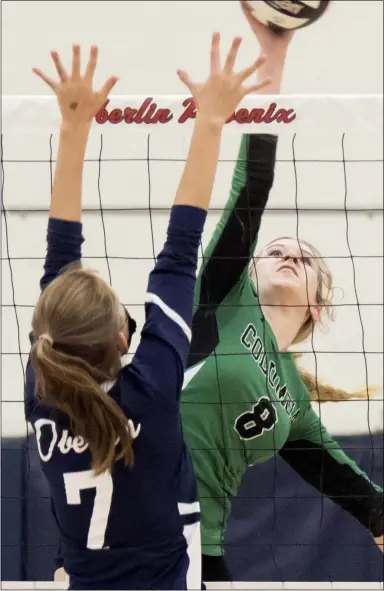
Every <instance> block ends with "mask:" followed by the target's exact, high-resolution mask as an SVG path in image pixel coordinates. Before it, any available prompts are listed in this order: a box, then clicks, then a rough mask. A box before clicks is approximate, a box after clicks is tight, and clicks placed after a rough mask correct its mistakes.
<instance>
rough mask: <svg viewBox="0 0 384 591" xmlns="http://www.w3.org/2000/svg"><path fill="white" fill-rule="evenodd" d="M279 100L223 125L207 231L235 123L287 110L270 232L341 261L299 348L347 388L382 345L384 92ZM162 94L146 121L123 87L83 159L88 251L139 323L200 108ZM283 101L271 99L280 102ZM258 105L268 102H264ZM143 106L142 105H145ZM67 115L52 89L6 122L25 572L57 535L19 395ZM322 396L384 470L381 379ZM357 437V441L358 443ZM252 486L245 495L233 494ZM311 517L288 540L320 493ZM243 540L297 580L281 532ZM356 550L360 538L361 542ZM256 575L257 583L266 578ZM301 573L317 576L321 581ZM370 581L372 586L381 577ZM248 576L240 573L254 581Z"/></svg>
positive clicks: (5, 219) (12, 419)
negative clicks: (43, 523) (363, 391)
mask: <svg viewBox="0 0 384 591" xmlns="http://www.w3.org/2000/svg"><path fill="white" fill-rule="evenodd" d="M148 100H149V99H148ZM282 100H283V107H281V108H282V109H284V108H285V110H286V113H287V112H288V111H290V118H291V121H288V120H287V119H289V116H286V120H285V121H284V117H282V118H283V120H282V121H281V123H280V124H277V123H276V120H275V122H273V121H272V122H271V123H267V122H266V121H265V118H266V113H268V107H265V105H248V110H247V113H248V119H247V118H246V114H245V113H243V114H242V115H241V114H240V115H239V116H238V117H237V119H235V120H234V121H233V122H232V123H231V124H230V125H229V126H228V133H227V134H225V136H224V140H223V146H222V150H221V155H220V163H219V167H218V173H217V178H216V184H215V189H214V195H213V200H212V207H211V211H210V215H209V218H208V222H207V226H206V230H205V233H204V237H203V244H202V246H203V247H204V245H206V244H207V242H208V240H209V237H210V235H211V233H212V231H213V229H214V227H215V224H216V223H217V221H218V219H219V216H220V214H221V212H222V210H223V207H224V205H225V202H226V199H227V196H228V193H229V187H230V183H231V175H232V172H233V167H234V163H235V160H236V156H237V150H238V145H239V139H240V134H241V133H242V132H254V133H255V132H259V131H263V132H268V131H270V132H271V131H272V132H273V131H274V130H275V129H277V126H278V131H279V135H280V140H279V148H278V156H277V164H276V171H275V183H274V187H273V190H272V193H271V195H270V199H269V202H268V205H267V209H266V212H265V214H264V217H263V222H262V226H261V231H260V235H259V244H260V245H262V244H267V243H268V242H270V241H271V240H273V239H274V238H275V237H276V236H297V237H298V238H301V239H307V240H309V241H310V242H311V243H313V244H314V245H316V247H317V248H318V249H319V250H320V252H321V253H322V255H323V257H324V259H325V260H326V262H327V263H328V265H329V266H330V268H331V270H332V273H333V276H334V282H335V285H336V286H337V288H336V289H335V291H334V300H333V305H334V309H335V312H336V320H335V323H334V324H333V325H332V326H331V325H329V326H327V327H325V328H323V329H322V330H319V331H316V332H315V333H314V335H313V337H312V339H309V340H308V341H307V342H306V343H304V344H301V345H300V346H299V347H298V348H297V349H298V351H299V352H300V353H302V354H303V357H302V363H303V365H304V366H305V367H306V368H308V369H309V370H310V371H312V372H313V373H315V374H316V377H318V378H319V379H325V380H326V381H328V382H331V383H332V384H333V385H335V386H337V387H340V388H343V389H345V390H348V389H352V390H355V389H356V388H358V387H362V386H363V387H364V386H365V387H368V385H369V384H376V383H379V384H380V383H381V382H382V355H383V350H382V349H383V332H382V325H383V322H382V320H383V261H382V258H383V255H382V245H383V228H382V212H383V205H382V204H383V198H382V176H383V154H382V151H383V143H382V125H381V124H380V122H381V119H382V100H381V99H380V97H354V98H353V99H351V98H346V97H344V98H342V97H339V98H338V99H335V98H331V97H313V98H310V97H308V98H306V99H305V101H304V100H301V101H300V100H298V99H293V98H291V99H290V98H289V97H286V98H284V99H282ZM151 101H152V102H149V103H148V105H147V107H146V108H147V112H148V109H149V108H150V106H151V105H153V104H156V106H157V111H156V110H154V111H153V113H155V115H153V114H152V117H155V116H156V113H157V115H158V116H157V120H156V122H153V121H152V122H151V121H150V120H148V118H147V121H145V120H144V121H143V122H141V123H140V121H138V120H136V121H135V120H134V118H135V117H136V119H137V117H138V113H140V105H141V106H142V105H143V102H145V99H142V98H135V97H119V98H118V99H117V106H116V107H115V108H114V109H112V107H111V106H110V105H108V106H106V109H105V113H106V114H107V116H105V113H104V114H103V117H104V119H105V120H103V117H102V118H99V121H98V123H99V127H97V125H96V126H95V129H94V131H93V132H92V134H91V138H90V142H89V145H88V149H87V154H86V162H85V168H84V198H83V202H84V217H83V223H84V235H85V238H86V242H85V244H84V248H83V260H84V263H85V265H86V266H90V267H92V268H94V269H98V270H99V271H100V273H101V275H102V276H103V277H104V278H105V279H106V280H107V281H109V282H110V283H111V284H112V285H113V287H114V288H115V289H116V291H117V292H118V293H119V296H120V299H121V301H122V302H123V303H124V305H126V306H127V307H128V308H130V309H132V310H133V309H134V316H135V317H136V319H137V320H138V324H139V326H140V325H141V324H142V322H143V319H144V309H143V304H142V302H143V301H144V294H145V290H146V281H147V278H148V274H149V272H150V270H151V269H152V267H153V264H154V260H155V257H156V254H157V253H158V252H159V251H160V249H161V248H162V245H163V242H164V237H165V231H166V226H167V222H168V217H169V210H170V204H171V202H172V200H173V197H174V194H175V191H176V187H177V184H178V181H179V179H180V174H181V170H182V167H183V163H184V161H185V157H186V154H187V150H188V145H189V137H190V130H191V124H192V121H193V117H192V115H191V117H190V118H189V119H186V120H185V122H184V123H182V122H181V118H182V117H183V114H185V112H186V106H185V105H186V103H183V101H182V100H178V99H177V98H175V97H159V99H157V100H156V103H155V101H154V99H151ZM270 102H271V101H270ZM126 105H130V108H131V110H132V109H133V110H134V109H135V113H136V115H135V114H133V115H132V112H130V119H129V120H128V121H127V120H126V119H127V117H126V118H125V119H124V117H123V115H124V113H125V112H126V110H125V109H124V107H125V106H126ZM252 108H258V109H263V108H264V111H263V113H264V121H263V120H262V121H259V122H258V123H254V122H251V123H250V122H249V121H250V118H252V117H251V116H250V113H252ZM278 108H279V107H278V106H276V104H275V110H274V113H275V115H276V112H277V111H278ZM160 109H168V110H169V112H170V113H171V114H173V117H172V118H171V119H170V120H169V121H167V122H166V123H164V121H163V122H162V121H161V117H163V118H164V117H165V118H166V115H164V114H163V115H161V114H160V115H161V116H160V115H159V110H160ZM177 109H179V112H178V113H177ZM114 111H117V115H116V113H115V114H113V113H114ZM119 113H120V114H123V115H121V116H120V115H119ZM258 113H259V114H258V117H259V118H260V117H261V118H262V115H260V111H258ZM292 113H294V115H295V116H294V117H292ZM141 118H142V119H145V114H144V115H143V114H142V115H141ZM184 118H185V117H184ZM241 118H243V119H244V121H241ZM254 118H255V116H254ZM56 119H57V114H55V111H54V108H53V104H52V102H51V101H49V100H48V99H45V98H42V97H40V98H39V97H37V98H33V97H22V98H20V97H13V98H12V97H7V100H6V104H5V117H4V126H3V130H4V133H3V135H2V138H1V167H2V193H1V195H2V198H1V203H2V212H1V213H2V278H3V282H2V324H3V341H2V428H3V435H2V447H3V490H2V503H3V508H7V507H8V508H9V509H10V514H11V513H12V511H13V512H15V507H16V505H15V501H16V503H17V511H16V513H15V515H16V514H17V520H18V521H17V527H16V528H15V529H14V531H13V532H12V533H11V534H10V533H9V531H4V526H3V543H2V548H3V551H6V550H7V549H8V551H9V552H11V550H12V549H15V548H17V549H18V551H19V553H20V572H21V573H22V576H21V577H20V578H31V572H32V573H33V566H32V563H33V556H34V555H36V552H37V548H39V547H42V546H43V547H44V546H49V544H50V542H47V541H46V539H48V538H49V539H52V536H51V534H49V535H47V536H46V537H44V527H40V529H39V533H38V535H36V536H34V535H32V534H31V523H33V518H32V513H33V512H34V511H35V510H37V509H38V508H40V510H41V508H42V507H43V506H44V503H43V504H41V503H40V501H43V500H44V499H45V501H47V500H48V495H47V490H46V488H45V489H44V492H43V493H42V492H41V490H40V491H39V490H38V489H35V488H34V486H33V485H31V471H33V470H36V466H35V465H32V466H31V451H30V449H29V447H31V446H32V447H33V440H27V439H26V434H27V425H26V423H25V420H24V416H23V404H22V400H23V378H24V371H25V366H26V362H27V356H28V351H29V340H28V334H29V330H30V324H31V316H32V311H33V307H34V305H35V302H36V300H37V297H38V293H39V291H38V290H39V278H40V275H41V271H42V265H43V261H44V256H45V248H46V244H45V236H46V223H47V212H48V208H49V196H50V191H51V188H52V180H53V173H54V166H55V158H56V154H57V141H58V136H57V132H56V129H57V125H56ZM114 119H116V121H114ZM132 119H133V120H132ZM117 120H119V121H117ZM239 120H240V121H239ZM117 123H118V124H117ZM168 124H169V126H168V127H167V125H168ZM136 346H137V338H136V339H134V341H133V345H132V354H134V351H135V348H136ZM317 410H318V411H319V412H321V414H322V419H323V421H324V422H325V424H326V426H328V428H329V429H330V430H331V432H333V433H334V434H335V435H342V436H347V437H348V436H350V435H356V434H358V435H364V436H365V437H367V438H368V439H367V441H369V449H365V450H359V449H356V447H355V449H354V450H353V453H355V454H356V453H357V454H358V453H360V452H361V453H364V454H365V456H364V457H365V461H366V464H367V463H368V464H369V465H368V464H367V465H368V468H367V466H366V471H367V472H368V475H369V476H370V477H372V478H376V479H377V474H375V469H376V468H377V465H376V464H375V462H377V457H378V455H377V454H379V457H381V456H380V449H378V445H379V444H378V441H379V439H380V437H379V439H377V437H376V434H377V433H381V431H382V420H383V396H382V391H381V392H380V394H379V396H376V397H375V398H372V399H370V400H369V401H364V400H350V401H347V402H343V403H340V404H337V405H334V404H330V405H325V406H324V405H322V406H321V408H320V407H319V408H318V409H317ZM345 417H347V420H345ZM379 447H380V445H379ZM381 448H382V444H381ZM346 451H347V453H348V449H346ZM16 458H17V460H16ZM11 464H14V465H16V464H17V465H18V471H19V477H18V479H19V480H18V483H17V486H18V492H17V493H16V492H15V491H16V489H15V487H12V486H11V485H9V484H8V485H7V486H6V487H4V482H5V481H7V474H8V473H7V471H6V470H10V466H11ZM375 466H376V468H375ZM13 469H14V468H13ZM4 488H5V489H6V490H4ZM36 490H37V492H36ZM279 494H282V497H281V498H284V499H285V501H286V500H287V498H288V497H287V493H286V491H285V492H284V491H283V493H279V491H277V490H275V489H274V490H273V491H272V493H269V494H268V493H265V494H264V495H263V496H262V497H261V496H260V495H258V493H257V491H254V495H253V498H256V499H257V501H256V502H257V503H258V504H259V503H260V502H261V501H262V499H264V502H265V503H267V502H269V501H270V500H272V501H273V503H274V511H275V513H276V503H277V504H278V500H279ZM268 497H269V498H268ZM301 500H303V498H301V499H300V497H299V498H298V497H297V496H296V501H295V502H296V503H298V502H300V501H301ZM241 501H242V499H241V498H240V499H238V500H237V503H239V502H241ZM243 501H244V503H248V505H249V499H248V498H245V497H244V499H243ZM39 503H40V505H39ZM238 506H239V505H238ZM321 507H322V505H321ZM11 509H12V511H11ZM280 509H281V508H280ZM46 510H47V511H48V510H49V509H48V506H47V507H46ZM278 513H279V511H278ZM12 514H13V513H12ZM15 518H16V517H14V518H12V519H15ZM274 518H276V514H275V516H274ZM316 519H317V522H316V523H317V526H316V527H318V531H319V539H315V540H312V541H308V540H306V541H305V542H304V543H303V542H302V541H301V542H300V541H298V540H297V539H296V540H295V536H294V533H293V532H292V541H291V542H290V544H291V546H292V547H297V548H299V547H300V546H301V547H303V546H310V545H312V544H313V545H318V544H319V543H320V539H321V530H322V527H323V512H322V509H321V516H320V518H319V515H318V514H317V513H316V517H315V520H316ZM3 524H4V521H3ZM8 525H9V524H8ZM292 529H294V528H292ZM49 536H51V537H49ZM247 540H248V538H247ZM247 540H246V541H244V539H242V537H241V535H240V536H238V537H237V538H236V539H234V540H228V545H229V546H231V544H232V545H233V546H237V547H241V546H253V545H256V546H262V545H263V544H264V545H267V546H268V548H269V550H270V560H272V563H273V564H274V568H275V571H276V573H277V575H276V573H275V575H276V576H275V580H277V581H279V580H280V581H281V582H280V583H273V584H272V583H271V587H270V588H298V587H294V586H290V585H294V584H290V583H286V582H284V578H285V577H284V573H283V571H282V570H281V569H280V568H279V564H278V563H279V556H278V553H277V554H276V546H277V547H279V545H280V547H283V546H284V545H285V544H284V543H280V544H279V542H277V544H275V545H274V546H273V544H272V543H270V542H268V543H267V542H265V541H263V540H259V539H253V540H252V541H251V542H249V543H248V541H247ZM335 543H336V544H337V543H340V541H339V542H337V541H336V542H335ZM359 543H360V542H357V543H356V544H355V545H357V546H358V545H359ZM351 544H352V545H353V540H352V542H351ZM272 546H273V547H272ZM347 551H348V552H350V548H349V549H348V548H347V549H346V552H347ZM3 556H4V554H3ZM9 556H11V553H9ZM12 556H13V555H12ZM12 559H13V558H12ZM272 570H273V568H272V569H271V571H272ZM323 571H324V581H326V583H321V585H322V586H321V587H319V586H317V587H316V585H315V584H313V585H311V587H312V586H313V588H325V587H327V588H329V587H331V588H335V589H336V588H341V587H339V586H338V585H340V584H341V583H337V582H335V581H334V578H335V577H334V575H333V573H332V572H330V571H329V568H328V567H327V565H326V561H325V562H324V566H323ZM238 578H239V577H238ZM344 580H345V579H344ZM380 580H382V577H381V578H380ZM252 584H253V585H255V587H253V588H256V583H252ZM305 584H306V585H307V588H308V587H309V586H310V584H309V583H305ZM359 584H360V585H361V583H359ZM266 585H267V583H263V587H262V588H267V587H266ZM287 585H288V586H287ZM317 585H320V583H318V584H317ZM375 585H376V584H373V586H370V587H368V586H367V587H366V588H380V587H376V586H375ZM242 586H243V588H245V586H246V584H245V583H244V584H242ZM4 588H5V587H4ZM38 588H42V587H38ZM259 588H260V587H259ZM343 588H345V587H343ZM349 588H353V586H350V587H349ZM358 588H362V587H361V586H360V587H358Z"/></svg>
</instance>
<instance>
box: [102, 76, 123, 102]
mask: <svg viewBox="0 0 384 591" xmlns="http://www.w3.org/2000/svg"><path fill="white" fill-rule="evenodd" d="M118 81H119V79H118V78H116V76H111V77H110V78H108V80H107V81H106V83H105V84H104V86H102V87H101V88H100V90H99V92H98V95H99V96H100V97H102V98H103V99H106V98H107V97H108V95H109V93H110V92H111V90H112V88H113V87H114V86H115V85H116V84H117V82H118Z"/></svg>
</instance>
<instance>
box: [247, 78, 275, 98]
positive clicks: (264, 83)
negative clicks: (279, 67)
mask: <svg viewBox="0 0 384 591" xmlns="http://www.w3.org/2000/svg"><path fill="white" fill-rule="evenodd" d="M271 81H272V79H271V78H265V79H264V80H262V81H261V82H259V83H258V84H252V85H251V86H244V87H243V96H247V95H248V94H253V93H255V92H259V90H261V89H262V88H265V87H266V86H268V84H270V83H271Z"/></svg>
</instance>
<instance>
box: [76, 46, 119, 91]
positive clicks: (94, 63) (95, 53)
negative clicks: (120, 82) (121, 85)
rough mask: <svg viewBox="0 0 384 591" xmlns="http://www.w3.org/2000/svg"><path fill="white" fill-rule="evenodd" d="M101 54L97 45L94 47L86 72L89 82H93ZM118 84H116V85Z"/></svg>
mask: <svg viewBox="0 0 384 591" xmlns="http://www.w3.org/2000/svg"><path fill="white" fill-rule="evenodd" d="M98 54H99V49H98V47H97V46H96V45H92V47H91V53H90V56H89V61H88V64H87V67H86V70H85V74H84V79H85V80H87V82H92V80H93V76H94V74H95V70H96V66H97V57H98ZM115 84H116V83H115Z"/></svg>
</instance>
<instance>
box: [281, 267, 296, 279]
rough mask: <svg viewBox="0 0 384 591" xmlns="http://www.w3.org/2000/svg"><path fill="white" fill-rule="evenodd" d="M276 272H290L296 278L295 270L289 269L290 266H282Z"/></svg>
mask: <svg viewBox="0 0 384 591" xmlns="http://www.w3.org/2000/svg"><path fill="white" fill-rule="evenodd" d="M278 271H291V273H293V274H294V275H296V277H298V274H297V271H296V269H295V268H294V267H291V266H290V265H282V266H281V267H279V269H278Z"/></svg>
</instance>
